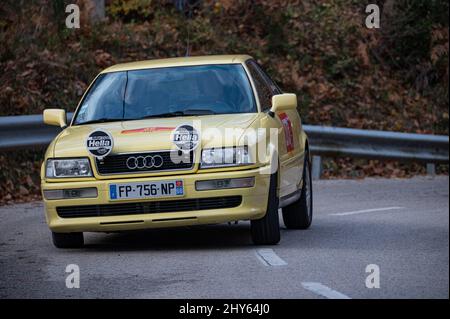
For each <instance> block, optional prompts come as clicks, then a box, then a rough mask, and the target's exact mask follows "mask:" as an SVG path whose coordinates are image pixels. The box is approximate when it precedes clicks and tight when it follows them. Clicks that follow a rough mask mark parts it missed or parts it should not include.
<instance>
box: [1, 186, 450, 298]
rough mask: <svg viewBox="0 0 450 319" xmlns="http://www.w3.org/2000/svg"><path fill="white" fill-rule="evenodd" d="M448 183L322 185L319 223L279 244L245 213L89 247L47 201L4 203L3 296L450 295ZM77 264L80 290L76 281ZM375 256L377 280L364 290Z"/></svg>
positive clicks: (100, 239) (90, 241)
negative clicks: (54, 224) (54, 223)
mask: <svg viewBox="0 0 450 319" xmlns="http://www.w3.org/2000/svg"><path fill="white" fill-rule="evenodd" d="M448 183H449V180H448V177H436V178H427V177H420V178H413V179H403V180H399V179H397V180H396V179H393V180H385V179H366V180H361V181H343V180H337V181H318V182H315V184H314V191H315V194H314V195H315V198H314V201H315V202H314V205H315V211H314V214H315V216H314V222H313V226H312V227H311V228H310V229H309V230H306V231H297V230H295V231H294V230H286V229H285V228H284V226H282V240H281V242H280V244H279V245H277V246H271V247H269V246H267V247H256V246H253V245H252V243H251V240H250V235H249V224H248V223H245V222H242V223H239V224H238V225H231V226H230V225H215V226H202V227H195V228H181V229H169V230H153V231H141V232H133V233H122V234H87V235H86V237H85V239H86V244H87V245H86V247H85V248H83V249H78V250H59V249H56V248H54V247H53V245H52V244H51V237H50V232H49V231H48V229H47V226H46V224H45V220H44V215H43V208H42V204H41V203H40V202H35V203H28V204H20V205H14V206H3V207H0V217H1V224H0V298H52V297H57V298H73V297H75V298H104V297H108V298H346V297H348V298H449V228H448V224H449V185H448ZM281 224H282V223H281ZM282 225H283V224H282ZM68 264H76V265H78V266H79V269H80V288H72V289H68V288H66V276H67V275H68V273H66V272H65V270H66V266H67V265H68ZM370 264H375V265H377V266H378V268H379V279H380V280H379V283H380V285H379V288H371V289H369V288H367V287H366V277H367V276H369V275H370V274H369V273H366V267H367V265H370ZM374 282H376V281H374Z"/></svg>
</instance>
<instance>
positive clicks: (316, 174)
mask: <svg viewBox="0 0 450 319" xmlns="http://www.w3.org/2000/svg"><path fill="white" fill-rule="evenodd" d="M322 168H323V167H322V157H320V156H317V155H314V156H313V158H312V179H313V180H314V181H315V180H318V179H320V177H321V176H322Z"/></svg>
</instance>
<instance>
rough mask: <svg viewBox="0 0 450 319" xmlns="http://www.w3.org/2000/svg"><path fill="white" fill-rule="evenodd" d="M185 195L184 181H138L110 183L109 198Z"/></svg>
mask: <svg viewBox="0 0 450 319" xmlns="http://www.w3.org/2000/svg"><path fill="white" fill-rule="evenodd" d="M183 195H184V186H183V181H180V180H176V181H161V182H138V183H120V184H110V185H109V198H110V199H111V200H119V199H137V198H161V197H177V196H178V197H179V196H183Z"/></svg>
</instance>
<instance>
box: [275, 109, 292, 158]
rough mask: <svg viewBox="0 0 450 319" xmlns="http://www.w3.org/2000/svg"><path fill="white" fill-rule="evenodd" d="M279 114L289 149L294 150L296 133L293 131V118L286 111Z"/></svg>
mask: <svg viewBox="0 0 450 319" xmlns="http://www.w3.org/2000/svg"><path fill="white" fill-rule="evenodd" d="M278 116H279V117H280V120H281V123H282V124H283V129H284V138H285V141H286V148H287V151H288V152H292V151H293V150H294V133H293V132H292V123H291V120H290V119H289V117H288V116H287V114H286V113H280V114H279V115H278Z"/></svg>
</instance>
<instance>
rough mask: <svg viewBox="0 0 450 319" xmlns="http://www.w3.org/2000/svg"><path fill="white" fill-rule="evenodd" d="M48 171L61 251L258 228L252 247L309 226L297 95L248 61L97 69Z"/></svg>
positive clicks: (53, 115)
mask: <svg viewBox="0 0 450 319" xmlns="http://www.w3.org/2000/svg"><path fill="white" fill-rule="evenodd" d="M44 122H45V123H46V124H49V125H58V126H60V127H62V128H63V130H62V131H61V133H60V134H59V135H58V136H57V137H56V138H55V139H54V140H53V141H52V143H51V144H50V145H49V147H48V149H47V151H46V153H45V161H44V163H43V165H42V169H41V178H42V182H41V185H42V195H43V198H44V203H45V211H46V219H47V223H48V226H49V228H50V230H51V231H52V235H53V243H54V245H55V246H56V247H59V248H74V247H81V246H83V244H84V237H83V232H118V231H128V230H138V229H149V228H160V227H177V226H189V225H200V224H216V223H224V222H232V221H238V220H250V221H251V235H252V239H253V242H254V243H255V244H276V243H278V242H279V240H280V229H279V219H278V210H279V208H282V211H283V220H284V223H285V225H286V227H287V228H293V229H306V228H308V227H309V226H310V224H311V220H312V183H311V172H310V170H311V165H310V156H309V146H308V139H307V136H306V134H305V132H304V131H303V129H302V124H301V119H300V116H299V114H298V112H297V97H296V95H295V94H285V93H282V91H281V90H280V88H279V87H278V86H277V85H276V84H275V83H274V82H273V81H272V80H271V79H270V77H269V76H268V75H267V74H266V73H265V72H264V71H263V70H262V69H261V68H260V66H259V65H258V64H257V63H256V62H255V60H254V59H252V58H251V57H250V56H247V55H223V56H205V57H186V58H172V59H161V60H151V61H142V62H134V63H125V64H118V65H114V66H112V67H109V68H107V69H106V70H104V71H102V72H101V73H100V74H99V75H98V76H97V77H96V78H95V79H94V81H93V82H92V84H91V85H90V86H89V88H88V89H87V90H86V92H85V94H84V95H83V97H82V99H81V101H80V103H79V105H78V107H77V109H76V111H75V113H74V116H73V118H72V120H71V123H70V124H67V123H66V113H65V111H64V110H62V109H46V110H45V111H44Z"/></svg>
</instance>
